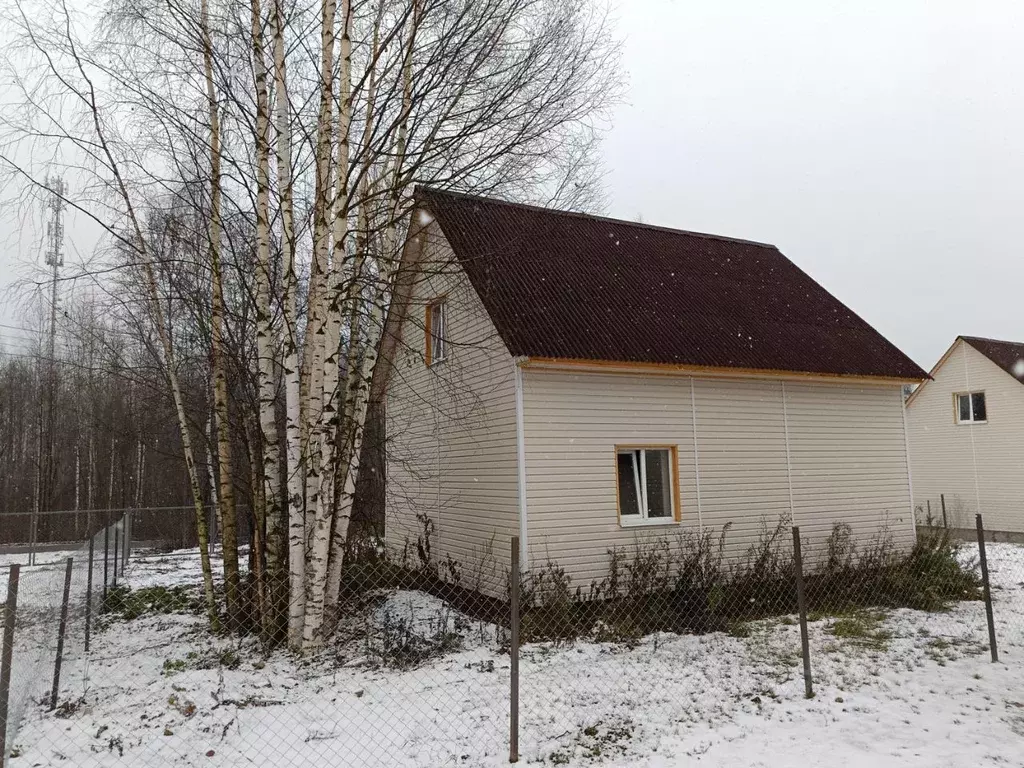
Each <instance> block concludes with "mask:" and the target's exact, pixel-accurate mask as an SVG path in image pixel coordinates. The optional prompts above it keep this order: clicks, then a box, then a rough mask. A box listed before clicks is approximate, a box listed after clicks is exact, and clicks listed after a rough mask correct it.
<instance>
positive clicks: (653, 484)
mask: <svg viewBox="0 0 1024 768" xmlns="http://www.w3.org/2000/svg"><path fill="white" fill-rule="evenodd" d="M674 450H675V449H673V448H619V449H618V450H617V451H616V465H615V466H616V474H617V475H618V477H617V481H618V491H619V516H620V520H621V521H622V522H623V523H624V524H629V523H640V522H642V521H652V522H671V521H673V520H678V519H679V518H678V512H679V511H678V510H677V509H676V502H675V482H676V481H675V477H674V475H675V466H676V461H675V452H674Z"/></svg>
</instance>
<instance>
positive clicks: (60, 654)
mask: <svg viewBox="0 0 1024 768" xmlns="http://www.w3.org/2000/svg"><path fill="white" fill-rule="evenodd" d="M74 563H75V560H74V558H72V557H69V558H68V562H67V566H66V567H65V569H64V598H63V599H62V600H61V603H60V624H58V625H57V658H55V659H54V661H53V688H52V689H51V691H50V711H53V710H54V709H56V708H57V694H58V692H59V691H60V666H61V664H62V663H63V661H64V635H65V634H67V631H68V602H70V600H71V570H72V568H73V567H74Z"/></svg>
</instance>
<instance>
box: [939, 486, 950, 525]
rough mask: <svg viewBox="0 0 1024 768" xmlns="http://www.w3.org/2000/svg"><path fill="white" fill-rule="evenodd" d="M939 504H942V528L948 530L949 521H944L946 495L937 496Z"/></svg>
mask: <svg viewBox="0 0 1024 768" xmlns="http://www.w3.org/2000/svg"><path fill="white" fill-rule="evenodd" d="M939 502H940V503H941V504H942V527H943V528H949V520H947V519H946V494H944V493H940V494H939Z"/></svg>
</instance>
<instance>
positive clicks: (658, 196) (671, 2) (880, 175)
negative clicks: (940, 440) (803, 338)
mask: <svg viewBox="0 0 1024 768" xmlns="http://www.w3.org/2000/svg"><path fill="white" fill-rule="evenodd" d="M617 16H618V20H619V25H618V26H619V30H620V32H621V34H622V35H623V36H624V37H625V57H624V58H625V66H626V68H627V70H628V72H629V78H630V85H629V95H628V102H629V103H628V104H627V105H625V106H623V107H622V108H621V109H619V110H618V111H617V113H616V115H615V124H614V128H613V129H612V132H611V135H610V137H609V139H608V141H607V143H606V151H605V155H606V164H607V169H608V176H607V181H608V187H609V192H610V195H611V200H612V204H611V211H610V212H611V214H612V215H613V216H619V217H622V218H629V219H633V218H635V217H636V216H637V215H638V214H639V215H642V216H643V218H644V220H645V221H647V222H648V223H652V224H661V225H666V226H672V227H679V228H682V229H692V230H697V231H704V232H712V233H717V234H724V235H731V236H735V237H745V238H750V239H753V240H763V241H767V242H771V243H774V244H776V245H778V246H779V248H780V249H781V250H782V251H783V253H785V254H786V255H787V256H789V257H790V258H791V259H792V260H793V261H795V262H796V263H797V264H798V265H800V266H801V267H802V268H803V269H805V270H806V271H807V272H809V273H810V274H811V276H812V277H814V278H815V279H817V280H818V281H819V282H820V283H822V284H823V285H824V286H825V287H826V288H828V289H829V290H831V291H832V292H833V293H834V294H836V295H837V296H838V297H839V298H840V299H841V300H843V301H844V302H845V303H847V304H848V305H849V306H850V307H851V308H852V309H854V310H855V311H856V312H858V313H859V314H861V316H863V317H864V318H865V319H866V320H867V321H868V322H869V323H871V324H872V325H874V326H875V327H876V328H877V329H878V330H879V331H881V332H882V333H883V334H885V335H886V336H887V337H888V338H889V339H890V340H891V341H893V342H894V343H895V344H896V345H897V346H899V347H901V348H902V349H903V350H904V351H905V352H907V353H908V354H909V355H910V356H911V357H913V358H914V359H915V360H917V362H918V363H920V364H921V365H923V366H924V367H925V368H926V369H928V368H930V367H931V365H932V364H933V363H934V362H935V361H936V360H937V359H938V357H939V355H941V354H942V352H943V351H944V350H945V348H946V347H947V346H948V345H949V344H950V343H951V342H952V340H953V338H954V337H955V336H956V335H957V334H958V333H962V334H973V335H979V336H992V337H996V338H1008V339H1014V340H1024V321H1022V314H1021V311H1020V309H1019V307H1020V304H1021V289H1022V287H1024V285H1022V283H1024V279H1022V278H1024V260H1022V258H1021V256H1022V254H1021V247H1020V242H1021V229H1022V223H1024V99H1022V95H1024V94H1022V87H1024V86H1022V84H1024V34H1022V33H1024V3H1020V2H1012V1H1011V2H995V1H994V0H985V2H983V3H964V2H960V3H950V2H938V1H937V0H899V1H898V2H874V1H873V0H861V1H860V2H856V3H853V2H819V1H818V0H813V1H810V0H809V1H808V2H796V1H795V0H788V1H784V0H780V2H772V3H763V2H737V1H735V0H713V1H712V0H707V1H702V2H697V1H696V0H686V1H684V0H620V6H619V8H618V10H617Z"/></svg>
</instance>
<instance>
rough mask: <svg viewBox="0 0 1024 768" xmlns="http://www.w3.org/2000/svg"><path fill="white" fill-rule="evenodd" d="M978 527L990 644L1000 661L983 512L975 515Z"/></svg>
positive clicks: (982, 584) (996, 658)
mask: <svg viewBox="0 0 1024 768" xmlns="http://www.w3.org/2000/svg"><path fill="white" fill-rule="evenodd" d="M974 522H975V524H976V525H977V527H978V558H979V559H980V560H981V586H982V590H983V591H984V595H985V618H986V619H988V644H989V647H990V648H991V649H992V661H993V662H996V661H999V650H998V649H997V648H996V624H995V619H994V618H993V616H992V590H991V589H990V587H989V581H988V558H987V557H986V556H985V526H984V525H983V524H982V522H981V514H980V513H979V514H977V515H975V516H974Z"/></svg>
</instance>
